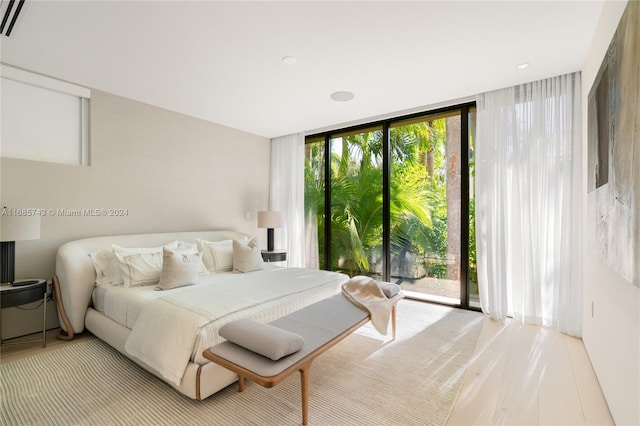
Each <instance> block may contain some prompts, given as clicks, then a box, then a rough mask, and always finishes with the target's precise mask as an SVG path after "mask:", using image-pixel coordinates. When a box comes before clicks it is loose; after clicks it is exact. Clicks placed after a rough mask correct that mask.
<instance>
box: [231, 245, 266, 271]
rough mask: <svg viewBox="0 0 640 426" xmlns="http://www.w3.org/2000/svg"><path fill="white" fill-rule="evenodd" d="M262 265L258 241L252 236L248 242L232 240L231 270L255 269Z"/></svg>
mask: <svg viewBox="0 0 640 426" xmlns="http://www.w3.org/2000/svg"><path fill="white" fill-rule="evenodd" d="M263 267H264V261H263V260H262V254H261V253H260V247H259V246H258V241H257V240H256V238H255V237H253V238H252V239H251V240H249V242H247V243H246V244H245V243H242V242H240V241H236V240H233V270H234V271H236V272H251V271H257V270H260V269H262V268H263Z"/></svg>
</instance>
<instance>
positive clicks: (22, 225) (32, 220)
mask: <svg viewBox="0 0 640 426" xmlns="http://www.w3.org/2000/svg"><path fill="white" fill-rule="evenodd" d="M0 222H1V224H0V241H24V240H37V239H39V238H40V216H2V217H0Z"/></svg>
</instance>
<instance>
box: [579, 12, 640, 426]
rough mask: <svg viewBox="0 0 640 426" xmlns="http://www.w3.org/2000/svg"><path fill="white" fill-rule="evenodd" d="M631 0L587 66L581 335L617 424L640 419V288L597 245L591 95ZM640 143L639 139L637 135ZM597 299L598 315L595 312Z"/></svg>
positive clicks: (607, 27) (601, 29)
mask: <svg viewBox="0 0 640 426" xmlns="http://www.w3.org/2000/svg"><path fill="white" fill-rule="evenodd" d="M625 6H626V2H624V1H609V2H607V3H606V4H605V7H604V9H603V13H602V16H601V18H600V22H599V25H598V29H597V33H596V35H595V37H594V40H593V43H592V45H591V48H590V50H589V54H588V57H587V60H586V62H585V65H584V68H583V70H582V84H583V88H582V104H583V107H582V135H583V136H582V141H583V144H582V147H583V170H584V175H583V178H584V182H585V185H584V191H583V193H584V199H583V203H584V206H586V208H585V209H584V216H583V224H584V227H583V231H584V240H583V241H584V251H583V256H584V257H583V261H584V266H583V279H584V292H583V330H582V338H583V341H584V344H585V346H586V348H587V352H588V353H589V357H590V359H591V362H592V364H593V367H594V369H595V371H596V374H597V376H598V380H599V381H600V385H601V387H602V390H603V392H604V394H605V397H606V399H607V403H608V404H609V409H610V410H611V413H612V415H613V418H614V420H615V422H616V424H619V425H638V424H640V288H638V287H635V286H633V285H632V284H631V283H630V282H628V281H625V280H623V279H622V278H621V277H620V276H618V275H616V273H615V272H613V271H612V270H611V269H609V268H608V267H607V266H605V264H603V263H602V262H601V261H600V259H599V257H598V255H597V253H596V250H595V247H596V245H595V244H596V243H595V236H596V227H595V226H596V223H595V218H596V214H595V191H594V192H591V193H588V194H587V187H586V181H587V175H586V170H587V149H588V143H587V99H588V98H587V96H588V94H589V90H590V89H591V85H592V84H593V82H594V80H595V77H596V74H597V72H598V69H599V68H600V64H601V63H602V59H603V58H604V54H605V51H606V49H607V47H608V46H609V43H610V42H611V39H612V37H613V34H614V33H615V30H616V27H617V25H618V22H619V20H620V17H621V16H622V13H623V11H624V8H625ZM636 143H638V141H636ZM592 303H593V315H592V310H591V309H592Z"/></svg>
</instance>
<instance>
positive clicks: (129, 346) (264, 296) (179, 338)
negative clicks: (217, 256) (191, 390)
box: [105, 268, 349, 385]
mask: <svg viewBox="0 0 640 426" xmlns="http://www.w3.org/2000/svg"><path fill="white" fill-rule="evenodd" d="M348 279H349V277H348V276H347V275H344V274H339V273H335V272H328V271H318V270H311V269H302V268H276V269H265V270H261V271H256V272H251V273H246V274H234V273H228V274H227V273H225V274H212V275H208V276H204V277H201V281H202V282H201V283H199V284H198V285H195V286H190V287H183V288H180V289H176V291H174V290H169V291H165V292H156V294H154V295H153V297H146V299H147V301H146V302H145V303H144V305H143V306H142V307H140V301H139V298H138V301H137V302H136V303H135V304H133V306H137V311H138V313H139V314H136V319H135V324H134V325H133V328H132V331H131V334H130V335H129V338H128V340H127V342H126V344H125V349H126V351H127V352H128V354H129V355H130V356H131V357H133V358H136V359H138V360H140V361H141V362H143V363H145V364H146V365H148V366H149V367H151V368H152V369H154V370H155V371H157V372H158V373H159V374H160V375H161V376H162V377H163V378H165V379H166V380H167V381H169V382H170V383H174V384H176V385H179V384H180V381H181V380H182V376H183V375H184V372H185V369H186V367H187V365H188V363H189V361H193V362H196V363H199V364H204V363H206V362H208V361H207V360H206V359H204V358H203V357H202V351H203V350H204V349H206V348H208V347H210V346H213V345H215V344H217V343H220V342H221V341H223V340H224V339H222V338H221V337H220V336H219V335H218V329H219V328H220V327H222V326H223V325H224V324H226V323H228V322H230V321H233V320H236V319H239V318H253V319H255V320H257V321H261V322H269V321H272V320H274V319H277V318H279V317H282V316H284V315H287V314H289V313H291V312H293V311H296V310H298V309H300V308H303V307H304V306H307V305H309V304H311V303H314V302H316V301H318V300H321V299H324V298H326V297H329V296H331V295H333V294H335V293H338V292H340V288H341V285H342V284H343V283H344V282H346V281H347V280H348ZM178 290H179V291H178ZM158 293H160V295H158ZM165 294H166V295H165ZM105 300H108V298H105ZM105 310H108V308H107V309H105ZM122 310H123V309H121V311H122ZM124 311H125V312H126V308H124ZM125 320H126V319H125Z"/></svg>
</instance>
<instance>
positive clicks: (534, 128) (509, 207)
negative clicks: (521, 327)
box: [475, 73, 582, 336]
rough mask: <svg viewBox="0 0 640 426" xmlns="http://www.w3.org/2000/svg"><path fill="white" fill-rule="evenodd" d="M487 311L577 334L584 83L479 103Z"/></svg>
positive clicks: (571, 79)
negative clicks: (581, 118) (581, 92)
mask: <svg viewBox="0 0 640 426" xmlns="http://www.w3.org/2000/svg"><path fill="white" fill-rule="evenodd" d="M477 107H478V122H477V141H476V152H475V155H476V180H475V182H476V244H477V260H478V284H479V287H480V301H481V305H482V309H483V311H484V312H485V313H488V314H489V315H490V316H491V317H492V318H494V319H499V320H500V319H504V318H505V317H506V316H512V317H514V318H516V319H518V320H520V321H523V322H526V323H535V324H541V325H544V326H550V327H553V328H556V329H558V330H560V331H562V332H565V333H568V334H570V335H573V336H580V335H581V327H582V307H581V304H582V283H581V277H580V268H581V264H580V262H581V248H580V222H581V219H580V218H581V211H580V210H581V205H580V204H581V196H580V194H581V190H582V186H581V180H580V179H581V175H580V168H581V164H582V159H581V143H582V142H581V138H580V134H581V124H580V114H581V107H580V74H579V73H576V74H568V75H563V76H559V77H554V78H550V79H546V80H542V81H537V82H534V83H529V84H524V85H520V86H516V87H510V88H507V89H503V90H497V91H494V92H489V93H485V94H483V95H481V96H479V98H478V103H477Z"/></svg>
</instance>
